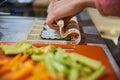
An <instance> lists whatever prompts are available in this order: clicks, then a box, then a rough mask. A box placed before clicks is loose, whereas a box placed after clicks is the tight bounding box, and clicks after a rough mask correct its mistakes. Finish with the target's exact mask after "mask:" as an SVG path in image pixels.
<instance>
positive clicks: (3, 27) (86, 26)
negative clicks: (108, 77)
mask: <svg viewBox="0 0 120 80" xmlns="http://www.w3.org/2000/svg"><path fill="white" fill-rule="evenodd" d="M86 15H87V14H86V13H85V12H83V13H81V14H79V15H78V16H77V19H78V22H79V24H80V28H81V35H82V40H81V43H80V44H85V45H97V46H100V47H102V48H103V49H104V51H105V53H106V55H107V57H108V59H109V61H110V63H111V64H112V67H113V69H114V71H115V72H116V74H117V76H118V77H119V74H120V68H119V66H118V65H117V63H116V61H115V59H114V57H113V56H112V53H111V52H112V51H111V50H110V48H109V45H107V43H106V41H105V39H103V38H101V36H100V34H99V32H98V31H97V29H96V28H95V26H94V24H93V23H92V22H91V20H90V18H89V16H88V15H87V16H86ZM36 18H37V19H44V20H45V18H38V17H18V16H0V42H18V41H21V40H23V39H26V36H27V34H28V31H29V30H30V28H31V26H32V24H33V22H34V20H35V19H36ZM109 41H110V40H108V41H107V42H108V43H109ZM114 46H115V45H114ZM114 46H113V47H114ZM119 79H120V77H119Z"/></svg>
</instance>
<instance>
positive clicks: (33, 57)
mask: <svg viewBox="0 0 120 80" xmlns="http://www.w3.org/2000/svg"><path fill="white" fill-rule="evenodd" d="M31 57H32V60H33V61H38V62H41V61H44V60H45V56H43V55H35V54H34V55H32V56H31Z"/></svg>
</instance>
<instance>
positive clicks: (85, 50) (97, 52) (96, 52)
mask: <svg viewBox="0 0 120 80" xmlns="http://www.w3.org/2000/svg"><path fill="white" fill-rule="evenodd" d="M0 44H1V43H0ZM2 44H8V45H13V44H15V43H6V42H4V43H2ZM33 45H35V46H37V47H43V46H47V45H54V46H56V47H61V48H63V49H65V50H66V51H68V52H76V53H78V54H81V55H84V56H87V57H89V58H92V59H95V60H98V61H100V62H102V64H103V65H104V66H105V68H106V71H105V72H106V73H105V74H104V75H103V76H102V77H101V78H100V79H99V80H118V78H117V76H116V74H115V72H114V70H113V68H112V65H111V64H110V62H109V60H108V58H107V56H106V54H105V52H104V50H103V49H102V48H101V47H98V46H87V45H71V44H69V45H66V44H65V45H63V44H33ZM2 56H3V53H2V51H0V59H2Z"/></svg>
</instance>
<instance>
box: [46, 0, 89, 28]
mask: <svg viewBox="0 0 120 80" xmlns="http://www.w3.org/2000/svg"><path fill="white" fill-rule="evenodd" d="M89 1H90V0H89ZM86 2H87V1H86V0H52V1H51V2H50V4H49V6H48V10H47V12H48V15H47V20H46V23H47V24H48V25H49V26H50V27H51V28H53V29H58V25H57V24H56V22H57V21H58V20H63V21H64V25H66V24H67V23H68V22H69V20H70V19H71V18H72V17H73V16H75V15H76V14H78V13H80V12H81V11H82V10H83V9H84V8H85V7H86V6H87V4H86Z"/></svg>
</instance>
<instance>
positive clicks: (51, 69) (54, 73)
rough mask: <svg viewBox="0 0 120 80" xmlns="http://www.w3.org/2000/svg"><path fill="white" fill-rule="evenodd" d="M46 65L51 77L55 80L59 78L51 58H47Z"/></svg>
mask: <svg viewBox="0 0 120 80" xmlns="http://www.w3.org/2000/svg"><path fill="white" fill-rule="evenodd" d="M44 59H45V64H46V65H47V69H48V71H49V72H50V74H51V76H52V77H53V78H57V75H56V70H55V69H54V67H53V66H52V61H51V59H50V58H49V57H45V58H44Z"/></svg>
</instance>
